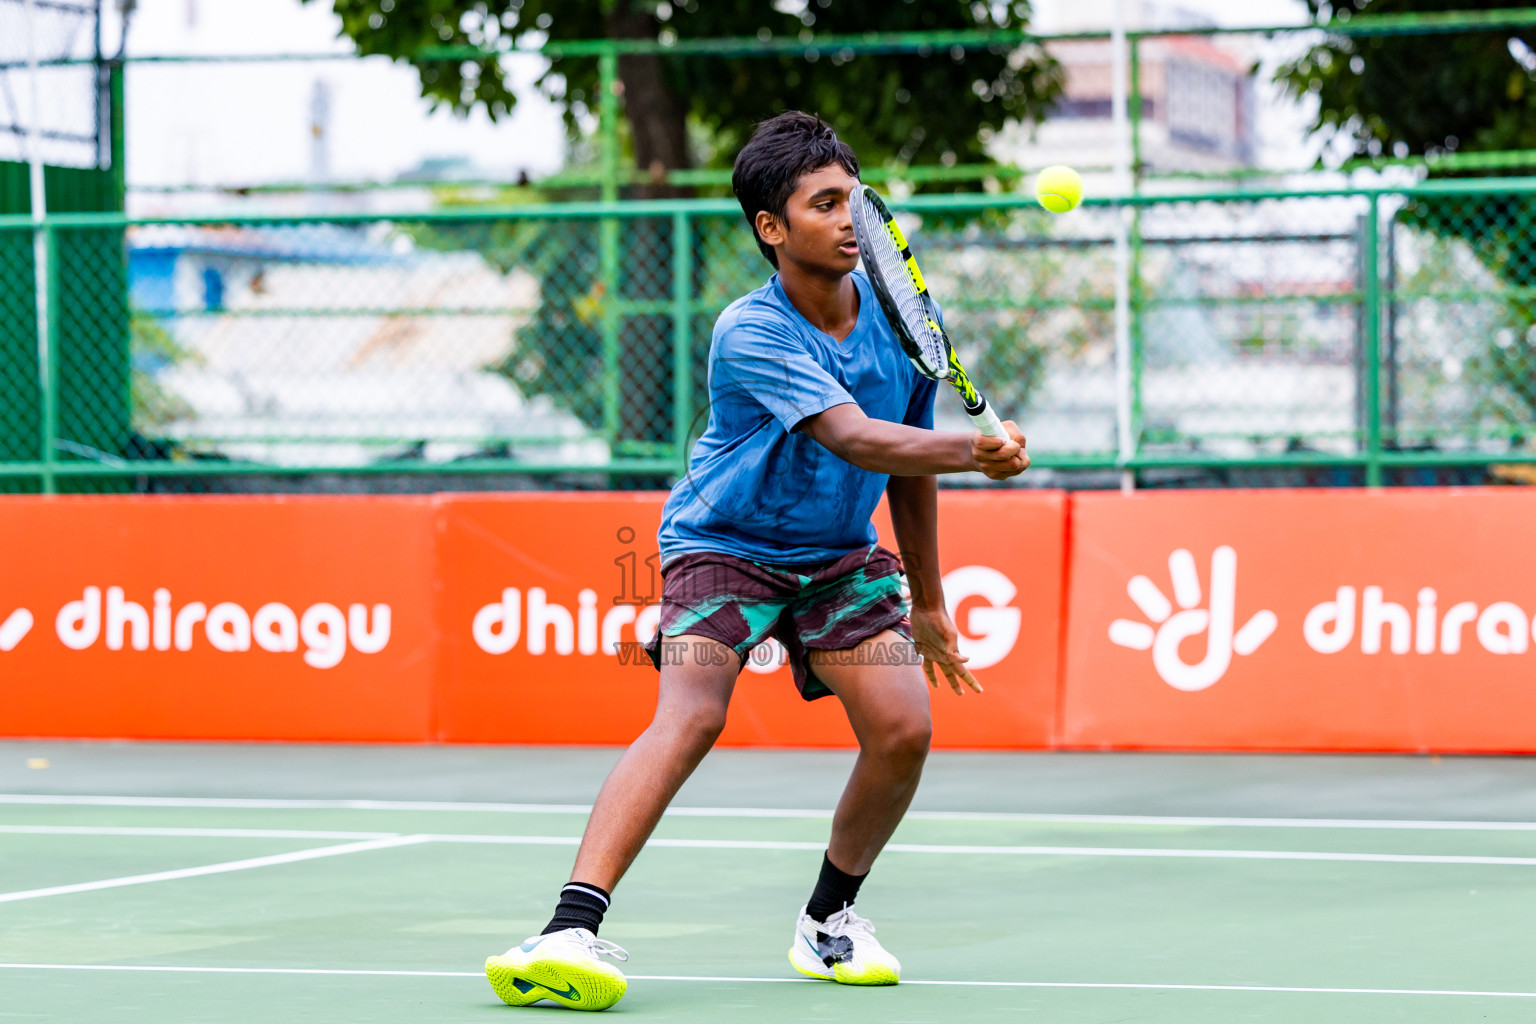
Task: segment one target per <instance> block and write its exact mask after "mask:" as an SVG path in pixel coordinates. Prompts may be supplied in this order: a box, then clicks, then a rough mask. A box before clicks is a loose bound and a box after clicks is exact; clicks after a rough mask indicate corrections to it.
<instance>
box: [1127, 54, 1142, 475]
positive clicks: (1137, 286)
mask: <svg viewBox="0 0 1536 1024" xmlns="http://www.w3.org/2000/svg"><path fill="white" fill-rule="evenodd" d="M1130 50H1131V83H1130V103H1131V111H1130V131H1131V192H1132V194H1133V195H1140V194H1141V115H1142V109H1141V108H1142V103H1143V100H1142V95H1141V37H1140V36H1132V37H1131V38H1130ZM1130 245H1131V267H1130V277H1131V283H1130V284H1131V286H1130V293H1131V295H1130V333H1131V339H1130V356H1131V413H1130V421H1131V445H1132V448H1131V451H1132V453H1133V454H1140V452H1141V434H1142V424H1143V423H1144V422H1145V415H1144V407H1143V402H1142V397H1143V396H1142V369H1143V363H1144V362H1145V348H1144V345H1143V341H1144V340H1145V339H1144V336H1143V331H1142V314H1143V311H1144V307H1145V298H1146V296H1145V294H1144V288H1143V280H1142V275H1141V260H1142V253H1143V249H1144V247H1143V246H1142V244H1141V207H1140V206H1136V207H1135V208H1134V209H1132V211H1131V227H1130ZM1134 484H1135V478H1134V475H1133V477H1132V485H1133V486H1134Z"/></svg>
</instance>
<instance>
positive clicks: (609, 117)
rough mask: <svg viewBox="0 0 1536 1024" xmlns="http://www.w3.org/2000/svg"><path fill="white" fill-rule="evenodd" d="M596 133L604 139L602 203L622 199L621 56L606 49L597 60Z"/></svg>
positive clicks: (612, 50)
mask: <svg viewBox="0 0 1536 1024" xmlns="http://www.w3.org/2000/svg"><path fill="white" fill-rule="evenodd" d="M597 83H598V84H597V88H598V97H597V120H598V125H597V130H598V134H599V135H601V137H602V142H601V145H602V149H601V153H602V162H603V200H604V201H605V202H609V203H611V202H613V201H615V200H616V199H618V198H619V89H620V88H622V87H621V86H620V85H619V55H618V53H617V52H616V51H615V50H614V49H612V48H609V49H606V50H604V51H603V52H602V54H601V55H599V56H598V58H597Z"/></svg>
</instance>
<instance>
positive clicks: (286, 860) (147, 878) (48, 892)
mask: <svg viewBox="0 0 1536 1024" xmlns="http://www.w3.org/2000/svg"><path fill="white" fill-rule="evenodd" d="M422 842H426V837H424V836H393V837H391V838H388V839H370V840H368V841H367V842H362V843H344V844H342V845H340V846H322V847H318V848H316V849H313V850H295V851H293V852H292V853H279V854H274V855H272V856H269V857H250V858H247V859H245V860H231V861H225V862H224V863H222V864H204V865H203V866H201V867H195V868H177V869H175V870H173V871H155V872H152V873H150V874H146V875H125V876H123V877H121V878H103V879H101V880H99V881H95V882H76V883H74V884H72V885H52V886H48V887H47V888H44V889H22V890H19V891H17V892H5V893H0V903H14V902H16V901H18V900H34V899H40V898H42V897H44V896H65V895H68V894H70V893H77V892H96V891H97V890H100V889H117V888H120V887H122V886H125V885H144V884H146V883H149V882H173V881H176V880H177V879H181V878H197V877H200V876H202V875H219V874H224V873H226V872H229V871H246V870H249V869H250V868H265V867H273V866H275V865H278V864H294V863H297V862H299V861H305V860H316V859H318V858H321V857H339V856H342V855H344V854H348V853H363V852H364V851H367V850H384V849H388V848H390V847H394V846H411V845H413V844H416V843H422Z"/></svg>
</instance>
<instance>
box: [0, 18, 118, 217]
mask: <svg viewBox="0 0 1536 1024" xmlns="http://www.w3.org/2000/svg"><path fill="white" fill-rule="evenodd" d="M32 60H35V61H36V62H37V63H38V65H39V66H38V68H37V69H36V72H35V75H34V72H33V71H32V70H31V69H30V68H29V67H28V63H29V61H32ZM100 61H101V35H100V3H99V2H98V0H35V2H34V3H32V4H31V5H30V6H29V5H28V4H27V3H26V2H25V0H0V161H11V162H15V163H24V162H25V161H26V160H27V158H28V156H29V152H30V150H29V147H30V146H36V147H37V152H38V155H39V157H40V158H41V159H42V160H43V161H44V162H46V163H48V164H50V165H53V166H59V167H98V166H105V165H106V164H107V162H108V154H107V152H106V150H107V146H108V139H107V133H106V129H107V124H106V122H107V120H108V116H107V111H106V109H105V85H104V82H105V78H104V75H105V69H104V68H103V67H102V65H101V63H100ZM34 93H35V94H34ZM34 115H35V116H34ZM22 184H23V185H25V180H24V179H23V181H22ZM5 187H6V186H5V183H4V182H3V181H0V192H3V191H4V189H5ZM3 206H4V204H3V203H0V210H3ZM4 212H10V211H4Z"/></svg>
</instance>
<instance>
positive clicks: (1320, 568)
mask: <svg viewBox="0 0 1536 1024" xmlns="http://www.w3.org/2000/svg"><path fill="white" fill-rule="evenodd" d="M1071 519H1072V526H1071V553H1070V587H1069V589H1070V595H1071V596H1070V601H1069V606H1068V628H1067V640H1066V650H1067V655H1066V665H1065V690H1064V698H1063V705H1062V725H1061V730H1062V731H1061V740H1062V742H1063V744H1064V745H1067V746H1075V747H1162V748H1207V749H1286V750H1307V749H1310V750H1400V751H1421V750H1443V751H1536V685H1533V684H1536V645H1533V643H1532V640H1533V631H1536V623H1533V613H1536V544H1533V543H1531V542H1530V538H1531V536H1532V533H1533V524H1536V493H1531V492H1527V491H1514V490H1495V489H1487V490H1476V489H1471V490H1439V489H1434V490H1411V491H1410V490H1394V491H1377V492H1370V491H1343V490H1337V491H1336V490H1329V491H1221V492H1186V493H1165V494H1151V495H1138V496H1134V497H1130V498H1126V497H1122V496H1120V495H1113V494H1084V495H1078V496H1075V497H1074V498H1073V499H1072V513H1071Z"/></svg>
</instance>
